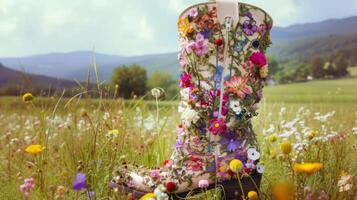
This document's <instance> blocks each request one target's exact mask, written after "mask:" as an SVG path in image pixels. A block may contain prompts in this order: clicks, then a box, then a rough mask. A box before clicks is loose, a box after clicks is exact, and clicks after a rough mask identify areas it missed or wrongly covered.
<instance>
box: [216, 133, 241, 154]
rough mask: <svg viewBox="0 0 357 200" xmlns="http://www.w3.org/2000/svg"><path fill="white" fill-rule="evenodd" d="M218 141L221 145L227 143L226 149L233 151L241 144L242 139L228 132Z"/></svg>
mask: <svg viewBox="0 0 357 200" xmlns="http://www.w3.org/2000/svg"><path fill="white" fill-rule="evenodd" d="M219 143H220V144H223V145H227V151H229V152H233V151H235V150H237V148H238V147H239V146H240V145H241V144H242V141H241V140H238V139H236V137H235V135H234V134H232V133H228V134H227V135H225V136H224V137H222V139H221V141H220V142H219Z"/></svg>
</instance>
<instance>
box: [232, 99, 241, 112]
mask: <svg viewBox="0 0 357 200" xmlns="http://www.w3.org/2000/svg"><path fill="white" fill-rule="evenodd" d="M229 107H230V108H231V109H232V110H233V112H235V113H236V114H239V113H240V112H242V107H241V106H240V103H239V101H231V102H230V103H229Z"/></svg>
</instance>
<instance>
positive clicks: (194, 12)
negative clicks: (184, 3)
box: [188, 8, 198, 18]
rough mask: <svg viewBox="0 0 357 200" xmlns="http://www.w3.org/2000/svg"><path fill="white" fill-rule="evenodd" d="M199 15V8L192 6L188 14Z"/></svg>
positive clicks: (190, 15) (193, 16)
mask: <svg viewBox="0 0 357 200" xmlns="http://www.w3.org/2000/svg"><path fill="white" fill-rule="evenodd" d="M197 15H198V9H197V8H192V9H191V10H190V12H189V14H188V16H189V17H192V18H195V17H197Z"/></svg>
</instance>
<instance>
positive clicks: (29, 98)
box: [22, 92, 33, 102]
mask: <svg viewBox="0 0 357 200" xmlns="http://www.w3.org/2000/svg"><path fill="white" fill-rule="evenodd" d="M22 100H23V101H25V102H29V101H32V100H33V95H32V94H31V93H29V92H26V93H25V94H24V95H22Z"/></svg>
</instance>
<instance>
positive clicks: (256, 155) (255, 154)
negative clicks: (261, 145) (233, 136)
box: [247, 148, 260, 161]
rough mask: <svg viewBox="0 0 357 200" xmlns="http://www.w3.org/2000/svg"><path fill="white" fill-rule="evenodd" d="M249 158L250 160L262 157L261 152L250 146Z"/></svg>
mask: <svg viewBox="0 0 357 200" xmlns="http://www.w3.org/2000/svg"><path fill="white" fill-rule="evenodd" d="M247 154H248V158H249V159H250V160H254V161H255V160H258V159H259V158H260V153H259V152H258V151H257V150H256V149H255V148H249V149H248V150H247Z"/></svg>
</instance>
